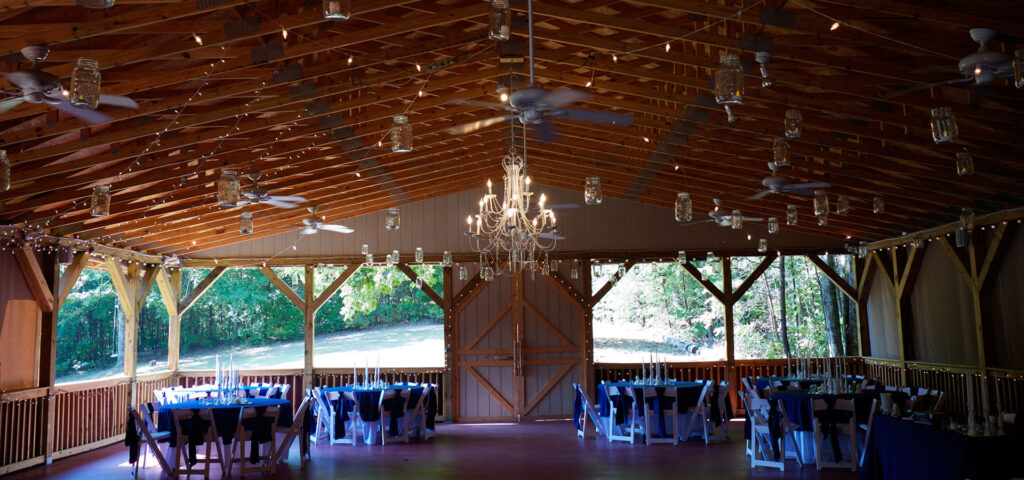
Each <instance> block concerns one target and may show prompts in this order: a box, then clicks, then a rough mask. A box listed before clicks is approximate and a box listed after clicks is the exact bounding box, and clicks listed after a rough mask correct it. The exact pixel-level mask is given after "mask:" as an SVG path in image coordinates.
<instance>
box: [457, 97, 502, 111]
mask: <svg viewBox="0 0 1024 480" xmlns="http://www.w3.org/2000/svg"><path fill="white" fill-rule="evenodd" d="M444 103H446V104H449V105H470V106H473V107H483V108H495V109H498V110H508V109H509V107H508V105H505V104H504V103H497V102H485V101H483V100H473V99H472V98H460V99H458V100H451V101H448V102H444Z"/></svg>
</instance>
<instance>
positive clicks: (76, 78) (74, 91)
mask: <svg viewBox="0 0 1024 480" xmlns="http://www.w3.org/2000/svg"><path fill="white" fill-rule="evenodd" d="M68 102H70V103H71V105H72V106H74V107H78V108H89V109H93V110H95V109H96V107H97V106H98V105H99V102H100V65H99V64H98V63H96V60H90V59H88V58H84V57H83V58H79V59H78V63H77V64H76V65H75V69H74V70H72V71H71V93H70V95H69V96H68Z"/></svg>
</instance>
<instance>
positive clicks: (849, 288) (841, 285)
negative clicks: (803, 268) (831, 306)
mask: <svg viewBox="0 0 1024 480" xmlns="http://www.w3.org/2000/svg"><path fill="white" fill-rule="evenodd" d="M804 256H805V257H807V259H808V260H810V261H811V263H813V264H814V266H815V267H818V270H820V271H821V273H824V274H825V277H827V278H828V280H829V281H830V282H832V284H833V285H835V286H836V288H838V289H839V290H840V291H841V292H843V293H844V294H845V295H846V296H847V297H849V298H850V300H853V301H854V302H856V301H857V298H858V294H857V289H856V288H854V287H853V285H850V283H849V282H847V281H846V279H845V278H843V277H841V276H840V275H839V274H838V273H836V271H835V270H834V269H833V268H832V267H831V266H829V264H827V263H825V261H824V260H822V259H821V257H819V256H817V255H804Z"/></svg>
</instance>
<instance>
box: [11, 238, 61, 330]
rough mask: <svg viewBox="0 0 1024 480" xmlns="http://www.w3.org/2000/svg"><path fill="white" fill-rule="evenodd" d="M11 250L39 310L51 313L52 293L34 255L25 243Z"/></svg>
mask: <svg viewBox="0 0 1024 480" xmlns="http://www.w3.org/2000/svg"><path fill="white" fill-rule="evenodd" d="M13 250H14V258H16V259H17V260H18V266H19V267H21V273H22V275H24V277H25V283H27V284H28V288H29V290H32V296H33V297H35V299H36V304H37V305H39V309H40V310H42V311H43V313H50V312H53V305H54V304H53V292H52V291H51V290H52V289H51V288H50V285H49V284H47V282H46V277H45V276H44V275H43V269H42V268H41V267H40V266H39V260H38V259H36V253H35V252H33V251H32V248H31V247H29V246H28V244H27V243H22V244H21V245H20V246H17V247H14V248H13Z"/></svg>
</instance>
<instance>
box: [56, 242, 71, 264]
mask: <svg viewBox="0 0 1024 480" xmlns="http://www.w3.org/2000/svg"><path fill="white" fill-rule="evenodd" d="M74 260H75V249H73V248H71V247H69V246H67V245H61V246H59V247H57V264H58V265H64V266H67V265H71V262H73V261H74Z"/></svg>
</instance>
